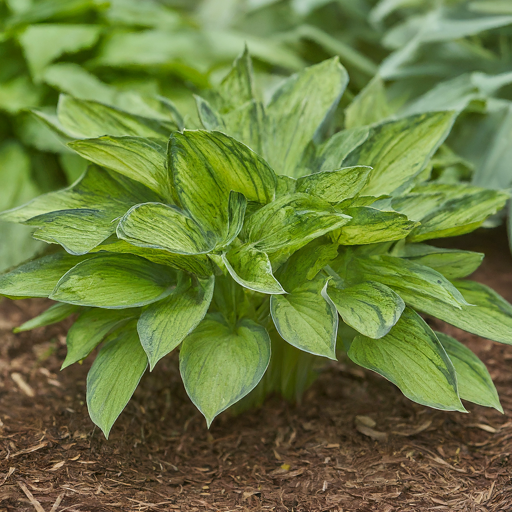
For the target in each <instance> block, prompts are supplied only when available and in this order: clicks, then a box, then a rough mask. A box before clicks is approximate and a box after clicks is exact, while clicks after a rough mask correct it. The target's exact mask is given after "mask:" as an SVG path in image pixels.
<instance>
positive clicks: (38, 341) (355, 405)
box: [0, 231, 512, 512]
mask: <svg viewBox="0 0 512 512" xmlns="http://www.w3.org/2000/svg"><path fill="white" fill-rule="evenodd" d="M458 244H459V246H461V245H463V246H465V248H472V249H474V250H485V251H486V252H488V257H487V258H486V261H485V263H484V266H483V268H482V269H481V270H479V271H478V272H477V274H476V275H475V278H476V279H477V280H479V281H481V282H485V283H487V284H490V285H491V286H493V287H494V288H495V289H497V290H498V291H499V292H500V293H502V294H503V295H504V296H505V297H506V298H508V300H512V260H511V258H510V254H509V251H508V247H507V244H506V240H505V234H504V232H502V231H494V232H487V233H485V234H484V235H480V236H479V237H478V238H477V239H476V240H472V239H471V238H468V237H466V238H465V239H462V240H459V242H458ZM44 307H45V303H44V302H43V301H18V302H9V301H4V302H2V303H1V304H0V340H1V341H0V512H7V511H8V512H13V511H19V512H22V511H31V512H33V511H34V510H36V511H37V512H43V511H44V512H50V511H51V512H63V511H64V510H67V511H87V512H89V511H90V512H96V511H111V510H112V511H119V510H121V511H125V510H126V511H146V510H147V511H166V510H167V511H173V510H183V511H215V510H217V511H222V512H227V511H244V510H246V511H253V510H255V511H258V510H274V511H292V510H293V511H311V512H320V511H337V512H341V511H383V512H391V511H413V510H414V511H423V510H440V511H444V510H446V511H459V510H460V511H504V512H505V511H510V510H512V479H511V477H512V460H511V454H512V347H510V346H503V345H499V344H497V343H493V342H490V341H487V340H483V339H481V338H478V337H476V336H472V335H468V334H465V333H464V334H462V333H461V331H458V330H457V329H454V328H449V327H444V330H446V331H447V332H449V333H450V334H452V335H455V336H456V337H458V339H459V340H461V341H464V342H465V343H467V344H468V345H469V346H470V348H471V349H473V350H474V351H475V352H476V353H477V354H478V355H479V356H480V357H481V358H482V359H483V360H484V361H485V362H486V364H487V365H488V368H489V370H490V372H491V375H492V377H493V378H494V380H495V382H496V384H497V387H498V391H499V393H500V397H501V401H502V404H503V407H504V409H505V415H501V414H500V413H498V412H496V411H494V410H488V409H484V408H482V407H478V406H473V405H471V404H468V409H469V410H470V411H471V414H469V415H468V414H459V413H442V412H438V411H433V410H431V409H427V408H425V407H421V406H418V405H416V404H413V403H412V402H410V401H408V400H407V399H405V398H404V397H403V396H402V395H401V394H400V393H399V392H398V391H397V389H396V388H395V387H394V386H392V385H391V384H389V383H388V382H387V381H385V380H384V379H382V378H380V377H378V376H376V375H375V374H372V373H371V372H366V371H363V370H362V369H360V368H357V367H354V366H353V365H351V364H349V363H347V362H342V363H339V364H333V365H331V367H330V368H329V369H328V370H327V371H326V372H325V373H324V374H322V376H321V377H320V379H319V380H318V381H317V382H316V383H315V385H314V386H313V387H312V389H311V390H310V391H309V392H308V393H307V395H306V397H305V399H304V402H303V404H302V405H301V406H290V405H287V404H286V403H284V402H282V401H281V400H279V399H277V398H275V399H271V400H269V401H268V402H267V403H266V404H265V406H264V407H263V408H261V409H260V410H258V411H255V412H251V413H246V414H244V415H242V416H239V417H236V418H233V417H230V416H229V415H224V416H221V417H220V418H219V419H218V420H216V421H215V422H214V425H213V426H212V429H211V430H210V432H208V431H207V429H206V427H205V422H204V420H203V418H202V417H201V416H200V414H199V413H198V412H197V411H196V410H195V409H194V407H193V406H192V405H191V404H190V402H189V401H188V399H187V397H186V396H185V392H184V390H183V388H182V386H181V384H180V380H179V376H178V374H177V370H176V368H175V365H173V361H172V360H165V361H163V362H162V363H163V364H159V365H158V367H157V369H156V370H155V371H154V372H153V373H152V374H149V375H146V376H145V378H144V379H143V380H142V384H141V386H140V387H139V389H138V390H137V392H136V394H135V398H134V399H133V400H132V401H131V402H130V403H129V405H128V407H127V409H126V410H125V412H124V413H123V414H122V416H121V418H120V419H119V420H118V422H117V423H116V425H115V426H114V429H113V431H112V434H111V438H110V440H109V441H106V440H105V439H104V437H103V435H102V434H101V432H100V431H99V430H98V429H96V428H94V425H93V424H92V423H91V422H90V420H89V419H88V416H87V410H86V406H85V404H84V400H85V378H86V372H87V363H86V364H84V365H83V366H81V367H80V366H76V367H72V368H68V369H67V370H65V371H63V372H59V365H60V363H61V362H62V360H63V359H64V355H65V326H62V325H61V326H55V327H48V328H41V329H38V330H37V331H34V332H32V333H24V334H20V335H14V334H12V333H11V332H10V330H11V329H12V327H13V326H15V325H18V324H19V323H21V322H22V321H23V320H25V319H27V318H29V317H30V316H31V315H33V314H34V313H36V312H38V311H40V310H42V309H44ZM436 327H437V328H443V327H442V326H440V325H439V324H437V323H436ZM89 364H90V363H89ZM31 395H33V396H31ZM357 416H363V418H362V419H361V418H359V419H356V417H357ZM372 420H373V422H374V423H372ZM367 434H370V436H368V435H367Z"/></svg>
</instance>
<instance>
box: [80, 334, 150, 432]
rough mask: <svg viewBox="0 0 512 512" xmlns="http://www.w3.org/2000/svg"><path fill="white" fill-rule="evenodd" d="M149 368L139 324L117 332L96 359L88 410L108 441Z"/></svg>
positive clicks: (89, 385)
mask: <svg viewBox="0 0 512 512" xmlns="http://www.w3.org/2000/svg"><path fill="white" fill-rule="evenodd" d="M147 366H148V358H147V357H146V353H145V352H144V350H143V348H142V346H141V344H140V341H139V337H138V336H137V331H136V330H135V325H127V326H126V329H125V330H121V331H118V332H116V333H115V335H114V336H113V337H112V339H110V340H108V341H107V343H106V344H105V346H104V347H103V348H102V349H101V350H100V352H99V354H98V356H97V357H96V359H95V360H94V363H93V364H92V366H91V369H90V370H89V373H88V374H87V409H88V410H89V415H90V417H91V420H92V421H93V422H94V423H95V424H96V425H98V427H100V428H101V430H102V431H103V433H104V434H105V437H106V438H107V439H108V435H109V433H110V429H111V428H112V425H113V424H114V422H115V421H116V420H117V418H118V417H119V415H120V414H121V412H122V411H123V409H124V408H125V407H126V404H127V403H128V402H129V400H130V398H131V397H132V395H133V392H134V391H135V389H136V388H137V386H138V385H139V382H140V379H141V378H142V375H143V374H144V372H145V371H146V368H147Z"/></svg>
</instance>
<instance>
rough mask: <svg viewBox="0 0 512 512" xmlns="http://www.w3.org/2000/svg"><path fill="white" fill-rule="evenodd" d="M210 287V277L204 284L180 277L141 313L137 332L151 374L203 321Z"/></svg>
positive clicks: (211, 279) (213, 282) (210, 290)
mask: <svg viewBox="0 0 512 512" xmlns="http://www.w3.org/2000/svg"><path fill="white" fill-rule="evenodd" d="M214 285H215V279H214V277H213V276H212V277H211V278H210V279H209V280H208V281H199V282H192V280H191V278H190V277H184V279H183V280H182V282H181V283H180V284H179V285H178V286H177V287H176V289H175V290H174V292H173V293H172V294H171V295H169V297H167V298H166V299H164V300H161V301H159V302H157V303H155V304H152V305H151V306H148V307H147V308H146V309H145V310H144V311H143V313H142V315H141V316H140V319H139V322H138V324H137V331H138V332H139V337H140V341H141V343H142V346H143V347H144V350H145V351H146V354H147V356H148V359H149V365H150V370H151V371H153V368H154V367H155V365H156V363H158V361H159V360H160V359H162V357H164V356H166V355H167V354H168V353H169V352H171V351H172V350H174V349H175V348H176V347H177V346H178V345H179V344H180V343H181V342H182V341H183V340H184V339H185V337H186V336H187V335H188V334H190V333H191V332H192V331H193V330H194V329H195V328H196V327H197V326H198V324H199V323H200V322H201V321H202V320H203V318H204V317H205V315H206V313H207V311H208V307H209V306H210V302H211V300H212V296H213V289H214Z"/></svg>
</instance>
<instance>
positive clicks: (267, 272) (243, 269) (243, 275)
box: [222, 245, 286, 294]
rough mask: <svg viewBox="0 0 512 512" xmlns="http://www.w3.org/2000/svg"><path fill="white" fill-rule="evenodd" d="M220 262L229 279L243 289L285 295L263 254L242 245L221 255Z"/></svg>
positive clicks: (265, 255)
mask: <svg viewBox="0 0 512 512" xmlns="http://www.w3.org/2000/svg"><path fill="white" fill-rule="evenodd" d="M222 261H223V262H224V265H226V268H227V270H228V272H229V273H230V274H231V277H232V278H233V279H234V280H235V281H236V282H237V283H238V284H240V285H241V286H243V287H244V288H248V289H249V290H254V291H256V292H260V293H270V294H280V293H286V292H285V291H284V290H283V287H282V286H281V285H280V283H279V281H278V280H277V279H276V278H275V277H274V275H273V274H272V265H271V264H270V260H269V259H268V256H267V254H266V253H265V252H262V251H259V250H257V249H254V248H252V247H250V246H247V245H242V246H240V247H237V248H232V249H231V250H229V251H228V252H227V253H225V254H223V255H222Z"/></svg>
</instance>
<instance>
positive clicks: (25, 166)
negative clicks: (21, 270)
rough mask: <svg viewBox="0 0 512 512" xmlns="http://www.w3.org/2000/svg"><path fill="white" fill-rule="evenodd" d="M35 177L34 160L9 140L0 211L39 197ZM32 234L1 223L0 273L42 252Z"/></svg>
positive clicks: (0, 158) (1, 150)
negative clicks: (32, 164)
mask: <svg viewBox="0 0 512 512" xmlns="http://www.w3.org/2000/svg"><path fill="white" fill-rule="evenodd" d="M0 94H1V92H0ZM31 174H32V172H31V162H30V157H29V154H28V153H27V152H26V151H25V150H24V149H23V147H22V146H21V144H18V143H16V142H14V141H11V140H9V141H6V142H4V143H3V144H1V145H0V182H1V183H2V184H3V186H2V193H1V194H0V211H2V210H6V209H7V208H13V207H15V206H18V205H19V204H22V203H24V202H26V201H28V200H29V199H32V198H33V197H34V196H35V195H37V194H38V193H39V191H38V189H37V185H36V184H35V183H34V180H33V178H32V175H31ZM32 231H33V230H32V229H30V228H28V227H23V226H12V225H9V224H7V223H4V222H0V240H2V243H0V272H4V271H5V270H7V269H10V268H12V267H13V266H14V265H18V264H19V263H21V262H22V261H24V260H26V259H28V258H30V257H32V256H33V255H34V254H35V253H36V251H37V250H38V249H39V248H40V245H41V244H40V243H39V242H36V241H34V240H33V238H32Z"/></svg>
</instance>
